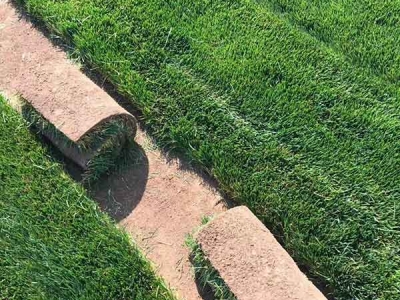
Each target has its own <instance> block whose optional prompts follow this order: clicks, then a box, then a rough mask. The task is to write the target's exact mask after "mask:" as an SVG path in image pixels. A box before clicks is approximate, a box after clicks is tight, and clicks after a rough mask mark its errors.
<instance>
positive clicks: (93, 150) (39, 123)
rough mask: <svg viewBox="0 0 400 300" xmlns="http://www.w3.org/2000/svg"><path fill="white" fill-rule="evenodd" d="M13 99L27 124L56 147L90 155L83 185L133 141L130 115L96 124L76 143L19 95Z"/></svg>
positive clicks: (109, 167)
mask: <svg viewBox="0 0 400 300" xmlns="http://www.w3.org/2000/svg"><path fill="white" fill-rule="evenodd" d="M15 101H19V102H20V103H19V104H18V106H19V107H20V110H21V113H22V116H23V117H24V118H25V119H26V120H27V121H28V122H29V124H30V126H31V127H33V128H35V129H37V130H38V131H39V132H40V133H42V134H44V135H46V136H47V137H51V139H52V140H55V141H57V146H58V147H60V148H64V149H72V150H71V151H72V152H73V153H76V155H82V156H88V155H89V156H90V160H89V161H88V162H87V164H86V165H85V172H84V173H83V181H84V183H86V184H91V183H94V182H95V181H96V180H97V179H99V177H100V176H102V175H103V174H105V173H106V172H107V171H112V169H113V167H114V166H115V165H116V164H117V163H116V160H117V158H118V157H119V156H120V154H121V151H122V150H123V148H124V147H126V146H127V145H129V144H130V143H129V141H130V140H133V138H134V135H135V130H134V129H135V128H136V124H131V122H133V121H132V120H131V119H129V118H126V119H124V118H118V119H113V120H108V121H106V122H104V123H103V124H100V125H98V126H96V127H95V128H94V129H93V130H92V131H91V132H89V133H87V134H86V135H85V136H84V137H83V138H82V139H81V140H79V141H78V142H77V143H75V142H73V141H71V140H70V139H69V138H68V137H66V136H65V135H64V134H63V133H62V132H61V131H60V130H58V129H57V128H56V127H55V126H54V125H53V124H51V123H50V122H48V121H47V120H46V119H45V118H44V117H43V116H41V115H40V114H39V113H38V112H37V111H36V110H35V109H34V108H33V107H32V105H30V104H29V103H28V102H27V101H26V100H24V99H22V98H19V99H18V100H15Z"/></svg>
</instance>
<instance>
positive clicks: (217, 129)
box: [26, 0, 400, 299]
mask: <svg viewBox="0 0 400 300" xmlns="http://www.w3.org/2000/svg"><path fill="white" fill-rule="evenodd" d="M26 3H27V7H28V9H29V10H30V11H31V12H32V13H33V14H34V15H36V16H38V17H39V18H41V19H42V20H44V21H45V22H47V25H48V26H49V27H51V28H53V29H54V30H56V31H57V32H58V33H59V34H61V35H63V36H64V37H65V38H67V39H70V41H72V42H73V43H74V44H75V46H76V49H77V52H78V53H79V54H80V55H81V56H82V57H83V58H84V59H85V60H86V61H87V62H88V63H90V64H92V65H95V66H96V67H97V68H98V69H99V70H100V71H101V72H102V73H103V74H105V75H106V76H107V77H108V78H109V79H110V80H111V81H112V82H113V83H114V84H115V85H116V86H117V87H118V88H119V90H120V91H121V92H122V93H124V94H125V95H127V96H129V97H131V99H132V100H133V101H134V103H135V104H136V105H137V106H138V107H139V108H140V109H141V110H142V111H143V113H144V116H145V119H146V121H147V123H148V124H149V125H150V126H151V128H152V129H153V130H154V133H155V134H156V136H157V137H158V138H159V139H160V141H162V142H163V143H164V144H165V145H168V146H169V147H170V148H175V149H177V150H180V151H182V152H184V153H185V154H186V155H188V157H189V158H190V159H192V160H193V161H194V162H196V163H198V164H200V165H202V166H203V167H204V168H205V169H207V170H208V171H209V172H210V173H211V174H213V175H214V176H215V177H216V178H217V179H218V180H219V181H220V183H221V185H222V187H223V188H224V189H225V191H227V192H229V193H230V194H231V195H232V196H233V197H234V198H235V199H237V200H239V201H241V202H243V203H246V204H247V205H248V206H249V207H250V208H251V209H252V210H253V211H254V212H255V213H256V214H257V215H258V216H259V217H260V218H261V219H263V221H264V222H266V223H267V224H268V225H269V226H270V228H271V229H273V230H274V232H275V233H276V234H278V235H279V236H280V238H281V240H282V241H283V242H284V244H285V247H286V248H287V249H288V250H289V251H290V252H291V253H292V254H293V255H294V256H295V258H296V259H298V261H300V262H302V263H303V264H306V265H307V266H308V267H309V268H310V272H311V274H313V275H315V276H318V277H320V278H323V279H324V280H325V281H327V282H328V283H329V285H330V287H331V288H332V289H333V290H334V293H335V295H336V296H337V298H338V299H353V298H356V299H357V298H360V299H379V297H380V298H382V299H383V298H384V297H386V298H385V299H395V296H396V295H397V293H398V292H399V288H400V287H399V278H398V273H397V270H398V269H399V265H400V262H399V256H398V246H399V238H398V237H397V233H398V231H399V222H398V218H396V213H395V211H396V198H397V197H398V194H399V186H398V184H397V182H396V179H395V178H396V176H397V175H398V171H397V170H398V168H397V166H398V163H399V160H398V155H396V152H397V150H396V149H398V143H397V141H396V138H395V137H396V130H397V129H396V128H398V124H397V123H398V121H397V119H396V115H397V111H398V105H396V101H395V99H396V97H397V95H396V91H394V90H393V89H392V88H391V87H389V88H385V86H384V85H382V84H381V83H380V82H379V81H376V82H370V78H369V77H368V76H367V75H365V74H363V73H360V72H359V71H357V70H355V71H352V70H350V68H351V66H350V65H348V64H347V63H345V62H344V61H343V60H342V59H341V58H340V57H338V56H337V55H335V54H334V53H333V52H332V51H330V50H329V49H328V48H326V47H323V46H321V45H320V44H319V43H317V42H315V40H314V39H311V38H310V37H307V35H306V34H304V33H301V32H300V31H298V30H295V29H294V28H293V27H291V26H288V25H287V24H286V23H285V22H283V21H282V20H280V19H279V18H278V17H276V16H275V15H274V14H272V13H270V12H269V11H268V10H266V9H265V8H262V9H261V8H260V6H257V5H255V4H254V5H253V4H252V2H244V1H243V2H241V1H224V2H222V1H213V2H209V1H195V2H193V1H192V2H188V1H174V2H160V1H145V2H142V1H122V0H121V1H115V0H114V1H84V2H83V1H64V2H53V1H37V0H29V1H26ZM78 7H79V9H77V8H78ZM224 24H228V25H229V26H225V27H224V26H222V25H224ZM241 36H243V39H241V38H240V37H241ZM285 37H286V39H285ZM257 41H259V43H257ZM256 45H258V47H255V46H256ZM224 47H225V48H224ZM221 49H222V50H221ZM268 53H270V55H268ZM258 60H259V61H258ZM286 60H287V62H286V63H285V61H286ZM264 67H265V68H264ZM265 70H266V71H265ZM236 72H237V73H236ZM381 165H382V167H380V166H381Z"/></svg>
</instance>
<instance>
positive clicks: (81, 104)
mask: <svg viewBox="0 0 400 300" xmlns="http://www.w3.org/2000/svg"><path fill="white" fill-rule="evenodd" d="M0 24H1V30H0V41H1V47H0V65H1V71H2V72H1V74H0V91H3V92H4V93H5V94H6V95H8V96H9V97H12V96H18V97H19V98H20V99H23V106H22V112H23V114H24V115H25V116H26V117H27V118H28V119H29V120H30V121H31V122H32V123H33V124H34V125H35V126H36V127H37V128H39V129H40V131H41V132H42V133H43V134H44V135H45V136H47V138H49V139H50V140H51V142H52V143H53V144H55V145H56V146H57V147H58V148H59V149H60V150H61V152H63V153H64V154H65V155H66V156H68V157H69V158H71V159H72V160H73V161H75V162H76V163H77V164H78V165H79V166H81V167H82V168H83V169H84V170H87V171H90V172H93V173H96V176H97V175H99V174H101V173H102V172H104V171H105V170H106V169H108V168H109V167H110V166H111V165H112V164H113V162H114V159H115V157H116V156H117V155H118V154H119V152H120V150H121V148H122V147H123V145H124V144H125V142H126V141H127V139H128V138H131V137H133V136H134V135H135V131H136V122H135V119H134V117H133V116H132V115H130V114H129V113H128V112H127V111H126V110H125V109H123V108H122V107H121V106H119V105H118V104H117V103H116V102H115V101H114V100H113V99H112V98H111V97H110V96H109V95H108V94H107V93H106V92H104V91H103V90H102V89H101V88H100V87H98V86H97V85H96V84H94V83H93V82H92V81H91V80H90V79H89V78H87V77H86V76H85V75H84V74H82V72H81V71H80V70H79V68H78V67H77V66H75V65H73V64H72V63H71V62H70V61H69V60H68V59H67V57H66V55H65V54H64V52H62V51H60V50H59V49H57V48H56V47H55V46H54V45H52V44H51V42H50V41H49V40H48V39H47V38H46V37H44V36H43V35H42V34H41V33H40V32H39V31H37V30H36V29H35V28H33V26H32V24H31V23H30V22H29V21H27V20H24V19H21V17H20V16H19V15H18V13H17V12H16V11H15V9H14V8H13V7H12V6H11V5H10V4H9V3H6V2H0Z"/></svg>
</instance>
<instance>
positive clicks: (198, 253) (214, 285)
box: [185, 217, 237, 300]
mask: <svg viewBox="0 0 400 300" xmlns="http://www.w3.org/2000/svg"><path fill="white" fill-rule="evenodd" d="M209 221H211V218H210V217H205V218H203V220H202V226H205V225H206V224H207V223H208V222H209ZM202 226H200V227H199V228H198V229H196V230H195V232H194V233H192V234H189V235H187V237H186V239H185V244H186V246H187V247H188V248H189V250H190V261H191V263H192V265H193V271H194V274H195V276H196V278H197V279H198V280H199V282H200V284H201V286H202V288H203V289H204V288H206V287H209V288H211V290H212V291H213V294H214V297H215V300H236V299H237V298H236V297H235V295H234V294H233V293H232V292H231V291H230V289H229V287H228V286H227V285H226V283H225V282H224V280H223V279H222V278H221V276H220V275H219V273H218V271H217V270H215V268H214V267H213V266H212V265H211V263H210V261H209V260H208V259H207V257H206V256H205V254H204V252H203V251H202V250H201V246H200V245H199V244H198V243H197V241H196V239H195V238H194V234H196V232H197V231H199V230H201V228H202Z"/></svg>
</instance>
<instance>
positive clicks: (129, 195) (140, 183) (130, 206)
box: [88, 143, 149, 222]
mask: <svg viewBox="0 0 400 300" xmlns="http://www.w3.org/2000/svg"><path fill="white" fill-rule="evenodd" d="M125 151H129V156H130V159H129V161H128V164H126V165H124V166H122V167H121V168H119V169H117V170H115V171H113V172H111V173H110V174H107V175H105V176H103V177H101V178H100V179H99V180H98V181H97V182H96V183H95V184H93V185H91V186H90V187H88V191H89V194H90V196H91V197H92V198H93V199H94V200H96V201H97V202H98V203H99V205H100V207H101V209H102V210H103V211H105V212H107V213H108V214H109V215H110V216H111V217H112V218H113V219H114V220H115V221H116V222H119V221H121V220H122V219H124V218H125V217H127V216H128V215H129V214H130V213H131V212H132V211H133V210H134V209H135V207H136V205H137V204H138V203H139V202H140V200H141V199H142V196H143V193H144V191H145V189H146V184H147V180H148V175H149V161H148V159H147V156H146V153H145V151H144V150H143V148H142V147H141V146H140V145H138V144H136V143H133V144H132V145H130V147H129V148H128V149H126V150H125Z"/></svg>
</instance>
